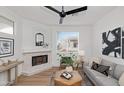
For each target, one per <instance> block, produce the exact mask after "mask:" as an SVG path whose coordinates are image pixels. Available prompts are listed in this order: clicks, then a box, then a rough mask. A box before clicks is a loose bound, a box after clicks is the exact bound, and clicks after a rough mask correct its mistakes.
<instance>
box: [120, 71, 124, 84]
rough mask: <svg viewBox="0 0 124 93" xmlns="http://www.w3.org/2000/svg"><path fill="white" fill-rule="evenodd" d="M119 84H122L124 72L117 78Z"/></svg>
mask: <svg viewBox="0 0 124 93" xmlns="http://www.w3.org/2000/svg"><path fill="white" fill-rule="evenodd" d="M119 85H120V86H124V72H123V73H122V75H121V76H120V78H119Z"/></svg>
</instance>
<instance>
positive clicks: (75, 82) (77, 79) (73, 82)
mask: <svg viewBox="0 0 124 93" xmlns="http://www.w3.org/2000/svg"><path fill="white" fill-rule="evenodd" d="M63 71H65V70H61V71H58V72H56V73H55V77H54V83H55V85H57V86H81V82H82V77H81V75H80V74H79V73H78V71H73V72H72V75H73V77H72V78H71V79H69V80H67V79H65V78H62V77H61V76H60V75H61V74H62V73H63Z"/></svg>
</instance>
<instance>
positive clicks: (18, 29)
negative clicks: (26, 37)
mask: <svg viewBox="0 0 124 93" xmlns="http://www.w3.org/2000/svg"><path fill="white" fill-rule="evenodd" d="M0 15H1V16H4V17H6V18H8V19H11V20H13V21H14V23H15V26H14V33H15V35H8V34H3V33H0V37H6V38H13V39H14V41H15V44H14V45H15V49H14V51H15V52H14V56H10V57H4V58H1V59H3V60H4V61H5V62H7V61H8V59H10V60H15V59H17V58H21V56H22V50H21V48H22V22H21V18H20V17H19V16H17V15H16V14H14V13H13V12H11V11H9V10H8V9H7V8H5V7H0ZM21 69H22V68H21V67H19V75H20V74H21V71H22V70H21ZM12 74H14V73H13V70H12ZM12 76H14V75H12ZM12 79H14V77H12ZM5 84H7V73H6V72H5V73H0V85H5Z"/></svg>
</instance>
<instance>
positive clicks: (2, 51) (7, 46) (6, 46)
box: [0, 37, 14, 58]
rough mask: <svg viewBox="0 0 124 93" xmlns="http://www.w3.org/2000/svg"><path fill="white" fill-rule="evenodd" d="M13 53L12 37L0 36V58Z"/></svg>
mask: <svg viewBox="0 0 124 93" xmlns="http://www.w3.org/2000/svg"><path fill="white" fill-rule="evenodd" d="M13 55H14V39H11V38H3V37H0V58H2V57H8V56H13Z"/></svg>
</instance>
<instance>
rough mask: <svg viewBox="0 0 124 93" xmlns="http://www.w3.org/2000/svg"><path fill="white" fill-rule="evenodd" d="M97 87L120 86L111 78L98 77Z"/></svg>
mask: <svg viewBox="0 0 124 93" xmlns="http://www.w3.org/2000/svg"><path fill="white" fill-rule="evenodd" d="M96 80H97V81H96V82H97V85H100V86H119V84H118V80H116V79H114V78H111V77H101V76H100V77H96Z"/></svg>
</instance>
